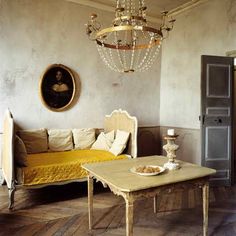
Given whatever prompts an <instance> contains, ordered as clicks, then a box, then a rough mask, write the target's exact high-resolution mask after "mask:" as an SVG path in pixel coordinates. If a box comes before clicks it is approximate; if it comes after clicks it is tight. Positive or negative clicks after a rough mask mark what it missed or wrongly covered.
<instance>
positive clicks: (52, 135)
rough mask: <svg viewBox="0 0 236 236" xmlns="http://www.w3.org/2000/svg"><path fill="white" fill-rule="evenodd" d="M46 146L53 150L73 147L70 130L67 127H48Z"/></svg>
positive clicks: (58, 150) (66, 149)
mask: <svg viewBox="0 0 236 236" xmlns="http://www.w3.org/2000/svg"><path fill="white" fill-rule="evenodd" d="M48 146H49V150H50V151H53V152H61V151H68V150H71V149H73V141H72V132H71V130H69V129H49V130H48Z"/></svg>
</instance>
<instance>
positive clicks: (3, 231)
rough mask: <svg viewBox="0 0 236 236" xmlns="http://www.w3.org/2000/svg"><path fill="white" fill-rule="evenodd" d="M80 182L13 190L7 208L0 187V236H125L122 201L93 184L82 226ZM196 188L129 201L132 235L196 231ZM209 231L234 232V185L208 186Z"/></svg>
mask: <svg viewBox="0 0 236 236" xmlns="http://www.w3.org/2000/svg"><path fill="white" fill-rule="evenodd" d="M86 188H87V186H86V183H73V184H68V185H65V186H56V187H55V186H54V187H47V188H44V189H37V190H19V191H17V192H16V197H15V199H16V202H15V209H14V211H9V210H8V208H7V206H8V196H7V189H6V186H2V187H0V236H8V235H9V236H11V235H19V236H31V235H32V236H51V235H53V236H71V235H75V236H77V235H78V236H91V235H93V236H96V235H101V236H121V235H125V203H124V200H123V199H122V198H121V197H117V196H115V195H113V194H112V193H111V192H110V191H109V190H104V189H103V188H102V187H101V185H99V184H96V186H95V196H94V230H93V231H92V232H89V231H88V213H87V192H86ZM201 199H202V196H201V191H200V190H196V191H194V190H189V191H187V192H180V193H170V194H167V195H164V196H161V197H159V198H158V199H157V209H158V212H157V213H156V214H155V213H154V212H153V199H143V200H140V201H137V202H135V204H134V215H135V217H134V235H135V236H145V235H147V236H152V235H153V236H156V235H171V236H172V235H173V236H174V235H175V236H176V235H180V236H198V235H202V203H201ZM209 235H214V236H215V235H219V236H222V235H230V236H233V235H236V187H231V188H229V187H218V188H211V189H210V208H209Z"/></svg>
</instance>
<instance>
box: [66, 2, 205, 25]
mask: <svg viewBox="0 0 236 236" xmlns="http://www.w3.org/2000/svg"><path fill="white" fill-rule="evenodd" d="M66 1H70V2H74V3H78V4H82V5H85V6H90V7H94V8H97V9H101V10H105V11H109V12H114V8H115V6H116V0H66ZM133 1H138V0H133ZM207 1H209V0H145V5H146V6H147V15H148V17H147V20H148V21H152V22H159V23H160V22H161V14H160V13H161V11H164V10H167V11H169V12H170V15H172V16H175V15H178V14H180V13H182V12H183V11H186V10H190V9H192V8H194V7H196V6H198V5H200V4H202V3H204V2H207Z"/></svg>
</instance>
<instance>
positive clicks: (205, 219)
mask: <svg viewBox="0 0 236 236" xmlns="http://www.w3.org/2000/svg"><path fill="white" fill-rule="evenodd" d="M202 198H203V235H204V236H207V235H208V207H209V183H206V184H205V185H204V186H203V188H202Z"/></svg>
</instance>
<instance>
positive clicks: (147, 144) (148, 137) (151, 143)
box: [138, 127, 161, 157]
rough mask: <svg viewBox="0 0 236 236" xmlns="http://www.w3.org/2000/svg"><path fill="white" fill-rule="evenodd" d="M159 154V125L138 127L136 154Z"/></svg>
mask: <svg viewBox="0 0 236 236" xmlns="http://www.w3.org/2000/svg"><path fill="white" fill-rule="evenodd" d="M160 154H161V142H160V127H139V128H138V156H139V157H141V156H151V155H160Z"/></svg>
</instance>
